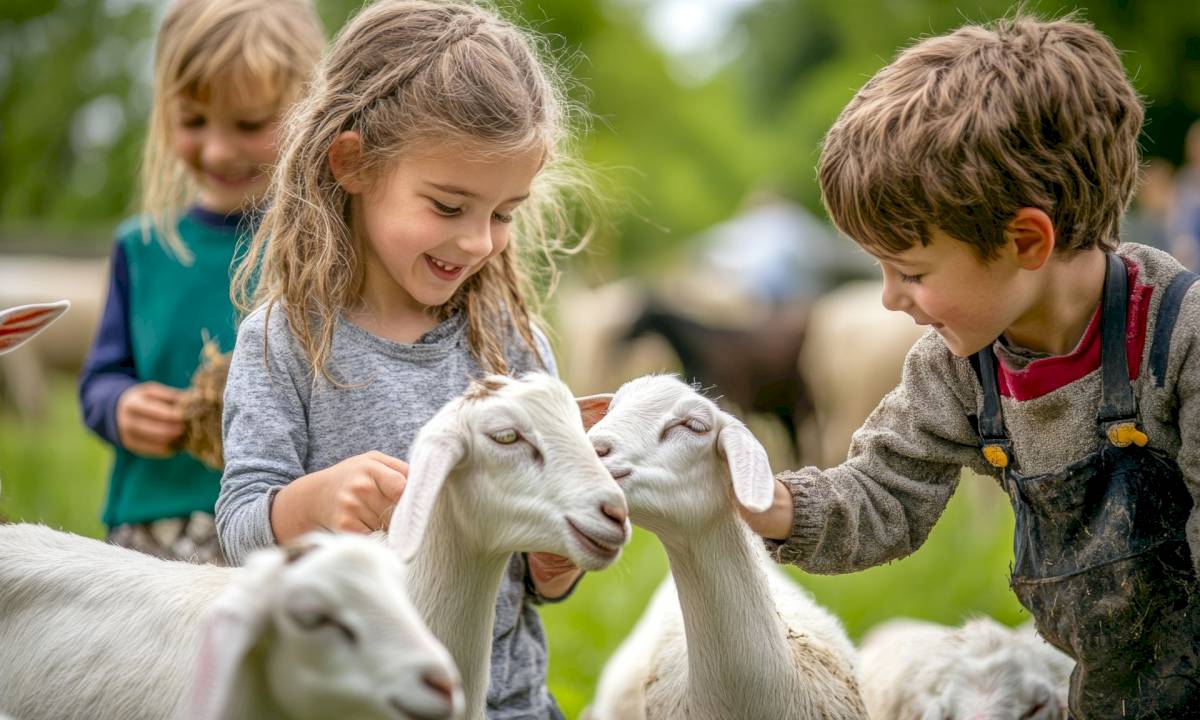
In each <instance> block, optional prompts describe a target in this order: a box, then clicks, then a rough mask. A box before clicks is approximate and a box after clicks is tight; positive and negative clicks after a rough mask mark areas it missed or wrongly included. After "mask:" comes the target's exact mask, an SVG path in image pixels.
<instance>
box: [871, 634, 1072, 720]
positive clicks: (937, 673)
mask: <svg viewBox="0 0 1200 720" xmlns="http://www.w3.org/2000/svg"><path fill="white" fill-rule="evenodd" d="M861 659H862V677H863V696H864V697H865V699H866V701H867V709H868V710H869V711H870V713H871V717H877V718H893V719H894V720H943V719H944V718H950V719H951V720H1065V719H1066V717H1067V709H1066V708H1067V685H1068V678H1069V676H1070V674H1071V669H1072V668H1073V667H1074V662H1073V661H1072V660H1071V659H1070V658H1068V657H1067V656H1066V655H1064V654H1062V653H1061V652H1059V651H1058V650H1056V649H1055V648H1053V647H1051V646H1050V645H1049V644H1047V643H1046V641H1045V640H1043V639H1042V638H1041V637H1039V636H1038V635H1037V634H1036V633H1035V632H1034V631H1033V630H1032V628H1020V629H1010V628H1007V627H1004V626H1003V625H1000V624H999V623H997V622H996V621H994V620H992V619H990V618H977V619H974V620H971V621H969V622H967V623H966V624H965V625H963V626H962V627H958V628H953V627H946V626H943V625H937V624H935V623H928V622H922V621H917V620H892V621H889V622H886V623H884V624H882V625H880V626H879V627H877V628H875V629H874V630H872V631H871V632H870V633H868V634H867V636H866V637H865V638H864V639H863V645H862V654H861Z"/></svg>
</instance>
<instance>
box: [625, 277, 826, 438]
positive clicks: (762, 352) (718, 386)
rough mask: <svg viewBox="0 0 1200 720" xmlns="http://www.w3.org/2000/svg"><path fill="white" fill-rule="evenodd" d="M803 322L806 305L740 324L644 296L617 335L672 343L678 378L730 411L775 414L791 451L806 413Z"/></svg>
mask: <svg viewBox="0 0 1200 720" xmlns="http://www.w3.org/2000/svg"><path fill="white" fill-rule="evenodd" d="M807 323H808V311H807V308H806V307H801V306H789V307H782V308H776V309H772V310H771V311H769V312H768V313H766V314H764V315H762V316H761V317H758V318H756V319H755V320H754V321H753V323H752V324H749V325H746V326H742V327H725V326H721V327H718V326H714V325H708V324H706V323H704V322H701V321H699V320H694V319H691V318H688V317H685V316H684V315H682V314H681V313H680V312H678V311H675V310H673V309H671V308H669V307H667V305H666V304H664V303H663V302H662V301H661V300H658V299H656V298H654V297H651V298H649V299H648V300H647V301H646V303H645V306H644V307H643V309H642V311H641V312H640V313H639V314H638V315H637V316H636V317H635V318H634V320H633V321H632V323H631V324H630V326H629V328H628V330H627V331H626V332H625V336H624V338H623V340H624V342H625V343H629V342H631V341H633V340H635V339H637V338H639V337H642V336H643V335H646V334H656V335H659V336H661V337H662V338H663V339H665V340H666V341H667V343H668V344H669V345H670V346H671V347H672V349H674V351H675V354H676V355H678V356H679V361H680V363H681V364H682V366H683V375H684V379H685V380H688V381H695V382H698V383H700V385H701V386H703V388H704V390H705V391H706V394H709V395H710V396H712V397H714V398H716V399H717V400H718V401H719V402H720V403H721V404H722V405H726V406H732V407H733V408H734V409H735V412H741V413H761V414H764V415H770V416H773V417H775V418H777V419H778V420H779V422H780V423H782V424H783V427H784V429H785V430H786V431H787V435H788V439H789V442H790V445H791V450H792V451H793V453H794V456H795V457H797V458H799V457H802V455H801V443H800V439H799V436H798V435H797V430H798V428H799V427H801V425H802V424H803V423H804V422H805V421H806V420H807V419H808V418H809V417H810V416H811V415H812V412H813V406H812V399H811V397H810V394H809V391H808V387H807V385H806V384H805V382H804V381H803V379H802V378H801V377H800V373H799V371H798V370H797V360H798V358H799V357H800V348H801V346H802V345H803V342H804V335H805V328H806V326H807Z"/></svg>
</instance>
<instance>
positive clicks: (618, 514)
mask: <svg viewBox="0 0 1200 720" xmlns="http://www.w3.org/2000/svg"><path fill="white" fill-rule="evenodd" d="M600 512H602V513H604V515H605V516H606V517H608V519H609V520H612V521H613V522H615V523H616V524H618V525H620V526H621V527H622V528H624V527H625V519H626V518H627V517H628V514H627V513H626V512H625V508H624V507H622V506H621V505H612V504H609V503H605V504H604V505H601V506H600Z"/></svg>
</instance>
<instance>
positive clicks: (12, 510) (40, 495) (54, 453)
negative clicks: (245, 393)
mask: <svg viewBox="0 0 1200 720" xmlns="http://www.w3.org/2000/svg"><path fill="white" fill-rule="evenodd" d="M110 460H111V452H110V451H109V450H108V449H107V447H106V446H105V445H104V444H103V443H102V442H100V441H99V440H97V439H96V438H95V437H94V436H92V435H90V434H89V433H88V432H87V431H86V430H84V428H83V425H82V424H81V422H80V420H79V413H78V409H77V406H76V401H75V394H74V387H73V384H72V381H71V380H69V379H62V378H59V379H56V380H54V382H53V384H52V386H51V403H50V405H49V407H48V409H47V413H46V416H45V417H44V418H42V419H40V420H36V421H35V420H30V419H27V418H26V419H21V418H18V417H16V416H15V415H13V413H12V411H11V410H5V411H0V481H2V483H3V486H2V491H0V513H3V514H4V515H7V516H8V518H9V519H10V520H14V521H30V522H42V523H45V524H47V525H51V526H53V527H58V528H62V529H65V530H70V531H72V532H77V533H81V534H85V535H90V536H93V537H99V536H100V535H101V534H102V532H103V526H102V525H101V524H100V521H99V517H100V510H101V505H102V503H103V500H104V489H105V482H106V475H107V471H108V463H109V462H110ZM1011 537H1012V513H1011V511H1010V510H1009V509H1008V503H1007V500H1006V498H1005V497H1004V496H1003V494H1001V493H1000V491H999V490H998V489H996V487H995V484H994V483H993V482H992V481H991V480H987V479H983V478H978V477H973V476H969V475H965V476H964V482H963V483H962V484H961V485H960V487H959V491H958V493H957V494H956V495H955V497H954V499H953V500H952V501H951V503H950V506H949V508H948V509H947V510H946V514H945V515H944V516H943V517H942V519H941V521H940V522H939V523H938V525H937V526H936V527H935V528H934V531H933V533H932V535H931V536H930V538H929V541H928V542H927V543H926V544H925V546H924V547H922V548H921V549H920V550H918V551H917V552H916V553H915V554H914V555H912V556H911V557H909V558H906V559H904V560H901V561H898V562H894V563H891V564H890V565H887V566H884V567H879V568H874V569H872V570H868V571H866V572H861V573H856V574H853V575H843V576H813V575H805V574H803V573H800V572H798V571H795V572H793V573H792V575H793V576H794V577H796V578H797V579H798V581H799V582H800V583H801V584H803V585H804V586H805V587H807V588H809V589H810V590H811V591H812V592H813V594H814V595H815V596H816V598H817V600H818V601H819V602H820V603H822V604H823V605H825V606H826V607H828V608H830V609H831V610H832V611H833V612H834V613H836V614H837V615H838V616H839V617H840V618H841V619H842V621H843V622H844V623H845V624H846V627H847V629H848V630H849V632H850V634H851V636H852V637H854V638H855V639H858V638H860V637H861V636H862V634H863V632H865V631H866V630H867V629H869V628H870V627H871V626H873V625H874V624H876V623H878V622H880V621H881V620H885V619H887V618H890V617H895V616H909V617H919V618H927V619H930V620H935V621H938V622H943V623H949V624H955V623H959V622H961V621H962V620H963V619H964V618H966V617H969V616H971V615H972V614H980V613H982V614H987V615H991V616H993V617H996V618H998V619H999V620H1000V621H1002V622H1005V623H1009V624H1015V623H1017V622H1020V621H1022V620H1023V619H1025V618H1024V617H1023V616H1022V611H1021V610H1020V608H1019V606H1018V605H1017V603H1016V600H1015V599H1014V598H1013V596H1012V593H1011V592H1009V590H1008V586H1007V578H1008V567H1009V563H1010V562H1011V558H1012V552H1011V547H1010V543H1011ZM789 570H791V569H790V568H789ZM666 571H667V561H666V556H665V555H664V553H663V551H662V547H661V546H660V545H659V543H658V541H657V540H656V539H655V538H654V537H653V536H651V535H648V534H647V533H645V532H642V531H637V532H636V533H635V534H634V539H633V541H632V542H631V543H630V545H629V547H628V548H627V549H626V551H625V553H624V554H623V556H622V558H621V560H620V562H619V563H618V564H617V565H616V566H614V567H613V568H610V569H609V570H606V571H605V572H602V573H594V574H591V575H589V576H588V577H587V578H585V579H584V581H583V583H582V584H581V585H580V587H579V588H578V589H577V591H576V593H575V595H574V596H572V597H571V598H570V599H569V600H567V601H566V602H564V603H562V604H560V605H551V606H547V607H545V608H543V609H542V617H543V618H544V619H545V623H546V629H547V633H548V635H549V638H550V656H551V663H550V687H551V690H552V691H553V692H554V694H555V696H556V697H557V698H558V700H559V703H560V704H561V705H562V708H563V710H564V712H565V713H566V715H567V717H577V716H578V714H579V711H580V710H582V709H583V708H584V707H585V706H586V705H587V704H588V703H589V702H590V698H591V695H592V692H593V690H594V687H595V681H596V679H597V678H598V677H599V674H600V670H601V668H603V666H604V662H605V660H606V659H607V658H608V657H609V655H611V654H612V652H613V651H614V650H615V649H616V647H617V646H618V645H619V644H620V642H621V640H622V639H623V638H624V637H625V635H626V634H627V633H628V632H629V630H630V629H631V628H632V627H633V624H634V622H635V621H636V620H637V618H638V616H639V615H640V614H641V612H642V609H643V608H644V606H645V604H646V602H647V601H648V600H649V597H650V595H651V593H652V592H653V591H654V589H655V588H656V587H657V586H658V583H659V581H660V580H661V579H662V577H663V576H664V574H665V573H666Z"/></svg>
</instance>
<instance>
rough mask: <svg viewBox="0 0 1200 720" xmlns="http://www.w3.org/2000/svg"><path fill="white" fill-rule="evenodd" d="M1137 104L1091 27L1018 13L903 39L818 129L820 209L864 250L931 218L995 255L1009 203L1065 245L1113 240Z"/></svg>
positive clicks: (1130, 179) (925, 233) (931, 223)
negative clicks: (1045, 223)
mask: <svg viewBox="0 0 1200 720" xmlns="http://www.w3.org/2000/svg"><path fill="white" fill-rule="evenodd" d="M1143 113H1144V111H1143V107H1142V103H1141V101H1140V99H1139V97H1138V94H1137V92H1136V91H1135V90H1134V88H1133V86H1132V85H1131V84H1130V82H1129V80H1128V78H1127V77H1126V75H1125V71H1124V69H1123V68H1122V66H1121V61H1120V58H1119V56H1118V54H1117V51H1116V49H1115V48H1114V47H1113V45H1112V43H1111V42H1109V40H1108V39H1107V38H1106V37H1105V36H1104V35H1102V34H1101V33H1100V32H1099V31H1097V30H1096V29H1095V28H1094V27H1092V26H1091V25H1090V24H1087V23H1084V22H1081V21H1079V20H1078V19H1076V18H1075V17H1074V16H1068V17H1066V18H1061V19H1058V20H1054V21H1039V20H1037V19H1034V18H1031V17H1027V16H1022V15H1018V16H1015V17H1012V18H1008V19H1004V20H1000V21H998V22H996V23H994V24H992V25H989V26H980V25H968V26H965V27H961V28H959V29H957V30H955V31H954V32H952V33H950V34H948V35H942V36H939V37H933V38H929V39H926V40H923V41H921V42H919V43H917V44H916V45H914V46H912V47H910V48H908V49H906V50H904V51H903V52H901V53H900V55H899V56H898V57H897V58H896V60H895V61H894V62H892V63H891V64H890V65H888V66H887V67H885V68H883V69H882V70H880V71H879V72H878V73H876V74H875V76H874V77H872V78H871V79H870V80H869V81H868V82H867V84H866V85H864V86H863V87H862V88H861V89H860V90H859V91H858V93H857V94H856V95H855V96H854V98H853V99H852V100H851V101H850V103H849V104H848V105H847V106H846V108H845V109H844V110H843V111H842V114H841V116H840V117H839V118H838V120H837V122H836V123H834V125H833V127H832V128H830V130H829V132H828V134H827V135H826V136H825V141H824V145H823V148H822V152H821V160H820V166H819V171H818V174H819V178H820V183H821V191H822V196H823V200H824V203H825V207H826V210H827V211H828V213H829V216H830V217H831V218H832V220H833V222H834V223H835V224H836V225H837V226H838V229H839V230H841V231H842V232H843V233H845V234H846V235H848V236H850V237H851V238H853V239H854V240H855V241H857V242H858V243H859V244H861V245H863V246H864V247H867V248H873V249H878V250H881V251H884V252H892V253H896V252H903V251H904V250H906V249H908V248H910V247H913V246H914V245H916V244H917V243H921V244H928V242H929V239H930V233H931V231H932V230H933V229H934V228H937V229H940V230H942V231H943V232H945V233H946V234H948V235H950V236H951V237H954V238H956V239H958V240H961V241H963V242H966V243H968V244H969V245H971V246H972V247H973V248H974V250H975V252H976V254H977V256H978V257H980V258H981V259H983V260H987V259H991V258H993V257H995V253H996V251H997V250H998V249H999V248H1000V247H1001V246H1002V245H1003V243H1004V229H1005V226H1006V225H1007V224H1008V223H1009V221H1010V220H1012V218H1013V216H1014V214H1015V213H1016V211H1017V210H1019V209H1020V208H1023V207H1034V208H1038V209H1040V210H1042V211H1044V212H1045V213H1046V214H1047V215H1048V216H1049V217H1050V218H1051V220H1052V221H1053V223H1054V229H1055V233H1056V237H1057V243H1056V248H1057V249H1059V250H1062V251H1063V252H1066V253H1071V252H1075V251H1078V250H1083V249H1086V248H1090V247H1095V246H1100V247H1102V248H1105V249H1109V250H1111V249H1113V248H1115V247H1116V243H1117V237H1118V224H1119V221H1120V218H1121V215H1122V213H1123V212H1124V210H1125V207H1126V205H1127V204H1128V202H1129V199H1130V195H1131V194H1132V191H1133V187H1134V183H1135V179H1136V176H1137V171H1138V147H1137V139H1138V134H1139V133H1140V131H1141V127H1142V118H1143Z"/></svg>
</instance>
